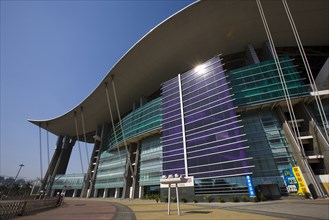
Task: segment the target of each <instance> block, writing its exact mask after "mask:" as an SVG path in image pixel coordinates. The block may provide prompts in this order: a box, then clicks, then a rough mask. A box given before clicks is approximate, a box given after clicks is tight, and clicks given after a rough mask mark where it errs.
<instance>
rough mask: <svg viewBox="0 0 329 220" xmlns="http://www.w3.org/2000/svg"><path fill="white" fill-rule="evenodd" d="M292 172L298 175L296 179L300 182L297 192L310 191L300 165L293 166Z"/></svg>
mask: <svg viewBox="0 0 329 220" xmlns="http://www.w3.org/2000/svg"><path fill="white" fill-rule="evenodd" d="M292 172H293V173H294V176H295V177H296V180H297V182H298V191H297V194H304V193H307V192H309V191H308V187H307V185H306V183H305V180H304V178H303V175H302V172H301V171H300V169H299V167H298V166H296V167H293V168H292Z"/></svg>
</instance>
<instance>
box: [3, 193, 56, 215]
mask: <svg viewBox="0 0 329 220" xmlns="http://www.w3.org/2000/svg"><path fill="white" fill-rule="evenodd" d="M57 203H58V198H48V199H40V200H28V199H24V200H3V201H0V219H3V220H4V219H10V218H14V217H16V216H22V215H26V214H29V213H31V212H34V211H38V210H42V209H46V208H54V207H56V206H57Z"/></svg>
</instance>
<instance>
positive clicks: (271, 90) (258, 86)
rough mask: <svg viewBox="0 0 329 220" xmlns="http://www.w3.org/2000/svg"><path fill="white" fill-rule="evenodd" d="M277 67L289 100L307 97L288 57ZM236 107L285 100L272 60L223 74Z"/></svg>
mask: <svg viewBox="0 0 329 220" xmlns="http://www.w3.org/2000/svg"><path fill="white" fill-rule="evenodd" d="M280 65H281V68H282V71H283V74H284V78H285V81H286V84H287V88H288V91H289V94H290V98H293V97H303V96H308V95H309V91H308V89H307V88H308V87H307V86H306V85H304V83H303V79H302V78H301V77H300V74H299V72H298V71H297V69H296V66H295V65H294V64H293V62H292V60H291V59H290V58H289V57H281V58H280ZM226 75H227V76H228V80H229V81H230V86H231V87H232V92H233V93H234V98H235V99H236V100H235V103H236V105H237V106H239V107H243V106H250V105H256V104H264V103H269V102H273V101H278V100H284V93H283V90H282V84H281V81H280V77H279V73H278V71H277V67H276V65H275V61H274V60H267V61H264V62H260V63H258V64H254V65H250V66H246V67H242V68H239V69H235V70H232V71H229V72H227V73H226Z"/></svg>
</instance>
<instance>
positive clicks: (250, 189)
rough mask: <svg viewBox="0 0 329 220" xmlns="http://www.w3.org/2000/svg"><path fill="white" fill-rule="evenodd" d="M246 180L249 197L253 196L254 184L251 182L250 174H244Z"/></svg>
mask: <svg viewBox="0 0 329 220" xmlns="http://www.w3.org/2000/svg"><path fill="white" fill-rule="evenodd" d="M246 181H247V186H248V191H249V196H250V197H255V196H256V193H255V188H254V184H253V183H252V179H251V176H249V175H247V176H246Z"/></svg>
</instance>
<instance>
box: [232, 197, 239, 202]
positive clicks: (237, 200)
mask: <svg viewBox="0 0 329 220" xmlns="http://www.w3.org/2000/svg"><path fill="white" fill-rule="evenodd" d="M231 200H232V202H240V200H239V198H238V197H237V196H232V198H231Z"/></svg>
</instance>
